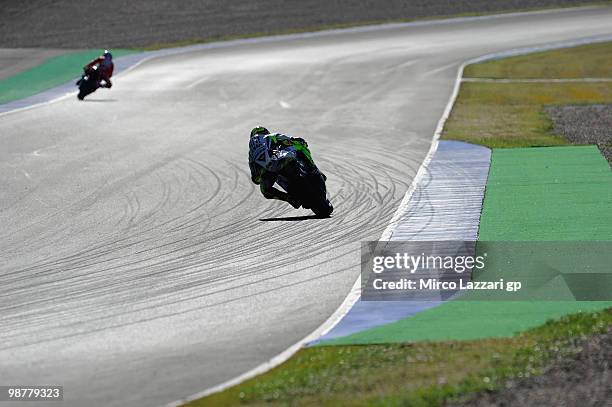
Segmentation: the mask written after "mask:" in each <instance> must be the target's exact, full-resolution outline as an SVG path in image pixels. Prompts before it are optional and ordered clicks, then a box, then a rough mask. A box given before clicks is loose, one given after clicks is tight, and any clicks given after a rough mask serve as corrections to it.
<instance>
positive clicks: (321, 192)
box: [276, 150, 334, 218]
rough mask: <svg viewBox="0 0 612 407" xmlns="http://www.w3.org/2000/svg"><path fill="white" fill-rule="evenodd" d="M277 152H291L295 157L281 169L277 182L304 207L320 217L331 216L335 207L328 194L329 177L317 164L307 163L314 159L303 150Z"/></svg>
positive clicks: (281, 152)
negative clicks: (327, 183)
mask: <svg viewBox="0 0 612 407" xmlns="http://www.w3.org/2000/svg"><path fill="white" fill-rule="evenodd" d="M277 153H278V154H291V155H293V158H294V159H293V160H290V163H291V164H289V165H286V166H285V167H284V168H283V169H282V170H281V171H280V173H279V174H278V178H277V180H276V183H277V184H278V185H280V186H281V187H282V188H283V189H284V190H285V191H286V192H287V193H288V194H289V196H291V197H292V198H293V199H295V200H296V201H298V202H299V203H300V204H301V205H302V207H303V208H304V209H310V210H311V211H313V212H314V213H315V215H317V216H318V217H322V218H326V217H329V216H330V215H331V213H332V212H333V210H334V207H333V206H332V204H331V202H329V199H328V196H327V188H326V187H325V181H326V180H327V177H326V176H325V175H324V174H323V173H321V171H319V170H318V169H317V167H316V166H314V165H307V164H306V163H305V161H306V160H310V161H311V160H312V159H309V157H306V154H305V153H304V152H302V151H295V150H283V151H279V152H277Z"/></svg>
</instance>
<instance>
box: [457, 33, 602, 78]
mask: <svg viewBox="0 0 612 407" xmlns="http://www.w3.org/2000/svg"><path fill="white" fill-rule="evenodd" d="M463 76H465V77H466V78H498V79H499V78H513V79H539V78H610V77H612V42H604V43H599V44H589V45H583V46H579V47H573V48H564V49H559V50H554V51H544V52H538V53H533V54H527V55H520V56H516V57H511V58H506V59H500V60H496V61H490V62H485V63H481V64H474V65H469V66H468V67H466V69H465V72H464V75H463Z"/></svg>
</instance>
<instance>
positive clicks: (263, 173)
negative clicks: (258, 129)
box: [249, 133, 318, 209]
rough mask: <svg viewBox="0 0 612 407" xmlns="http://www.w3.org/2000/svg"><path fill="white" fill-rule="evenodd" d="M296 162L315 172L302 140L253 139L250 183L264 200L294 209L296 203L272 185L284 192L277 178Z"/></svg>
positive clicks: (274, 135) (269, 136)
mask: <svg viewBox="0 0 612 407" xmlns="http://www.w3.org/2000/svg"><path fill="white" fill-rule="evenodd" d="M300 159H301V160H302V162H303V163H304V164H305V165H306V166H308V167H310V168H312V169H313V170H316V166H315V165H314V162H313V161H312V157H311V155H310V150H309V149H308V144H307V143H306V141H305V140H304V139H302V138H299V137H289V136H286V135H284V134H281V133H272V134H265V135H264V134H258V135H255V136H253V137H251V139H250V141H249V168H250V169H251V180H252V181H253V182H254V183H255V184H258V185H259V187H260V189H261V193H262V194H263V196H264V197H265V198H267V199H278V200H281V201H285V202H288V203H289V204H291V205H292V206H293V207H294V208H296V209H297V208H299V207H300V203H299V202H298V201H297V200H296V199H295V198H294V197H292V196H291V195H289V194H288V193H286V192H284V191H281V190H279V189H278V188H275V187H274V183H276V182H279V185H281V186H282V187H283V188H284V189H285V190H286V189H287V188H286V185H283V184H282V179H279V175H280V173H281V171H282V170H283V169H284V168H286V166H288V165H292V164H293V163H294V161H295V160H300ZM317 171H318V170H317Z"/></svg>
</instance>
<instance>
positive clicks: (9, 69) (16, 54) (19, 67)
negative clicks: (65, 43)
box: [0, 48, 71, 80]
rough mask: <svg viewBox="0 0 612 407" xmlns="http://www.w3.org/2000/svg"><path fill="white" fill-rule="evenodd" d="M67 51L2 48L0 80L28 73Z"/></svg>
mask: <svg viewBox="0 0 612 407" xmlns="http://www.w3.org/2000/svg"><path fill="white" fill-rule="evenodd" d="M69 51H71V50H67V49H45V48H0V80H1V79H4V78H8V77H9V76H13V75H16V74H18V73H20V72H23V71H27V70H28V69H30V68H33V67H35V66H36V65H39V64H42V63H43V62H45V61H46V60H47V59H49V58H51V57H54V56H57V55H62V54H65V53H66V52H69Z"/></svg>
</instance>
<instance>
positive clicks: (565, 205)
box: [321, 146, 612, 345]
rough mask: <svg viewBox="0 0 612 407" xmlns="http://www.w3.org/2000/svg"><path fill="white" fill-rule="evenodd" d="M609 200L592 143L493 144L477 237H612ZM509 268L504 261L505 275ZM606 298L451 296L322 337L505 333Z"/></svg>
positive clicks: (358, 339) (608, 182)
mask: <svg viewBox="0 0 612 407" xmlns="http://www.w3.org/2000/svg"><path fill="white" fill-rule="evenodd" d="M611 208H612V172H611V171H610V168H609V166H608V163H607V162H606V161H605V159H604V158H603V157H602V156H601V154H600V153H599V151H598V150H597V148H596V147H594V146H572V147H546V148H518V149H496V150H493V155H492V159H491V169H490V173H489V179H488V182H487V190H486V194H485V200H484V206H483V212H482V216H481V222H480V233H479V239H480V240H481V241H497V242H503V241H598V240H612V210H611ZM536 267H537V266H534V268H536ZM534 271H535V272H538V270H534ZM511 273H512V271H511V269H510V268H509V270H508V271H507V274H506V275H505V277H506V280H509V279H511V277H512V276H511ZM610 306H612V302H611V301H574V300H572V301H538V302H535V301H531V302H527V301H524V302H519V301H503V302H502V301H486V302H485V301H449V302H445V303H443V304H442V305H440V306H439V307H436V308H433V309H430V310H427V311H424V312H421V313H418V314H416V315H414V316H411V317H408V318H406V319H403V320H400V321H397V322H394V323H391V324H388V325H383V326H380V327H376V328H371V329H368V330H366V331H363V332H359V333H356V334H353V335H349V336H346V337H343V338H337V339H334V340H330V341H326V342H323V343H321V345H353V344H372V343H391V342H409V341H419V340H453V339H478V338H488V337H505V336H511V335H513V334H515V333H517V332H520V331H523V330H526V329H529V328H532V327H535V326H538V325H542V324H544V323H545V322H546V321H547V320H550V319H553V318H558V317H561V316H563V315H566V314H571V313H576V312H580V311H595V310H599V309H604V308H608V307H610Z"/></svg>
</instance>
